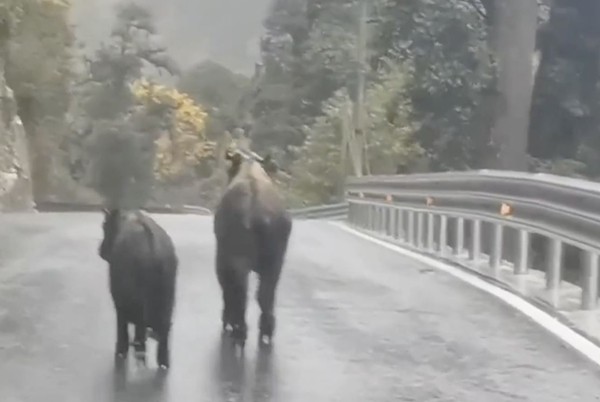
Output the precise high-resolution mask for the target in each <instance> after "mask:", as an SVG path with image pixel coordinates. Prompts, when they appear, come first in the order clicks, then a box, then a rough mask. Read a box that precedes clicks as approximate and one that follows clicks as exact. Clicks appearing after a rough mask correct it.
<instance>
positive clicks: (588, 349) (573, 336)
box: [330, 222, 600, 366]
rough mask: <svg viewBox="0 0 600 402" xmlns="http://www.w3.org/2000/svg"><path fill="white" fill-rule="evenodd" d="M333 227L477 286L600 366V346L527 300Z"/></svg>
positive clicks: (440, 264) (431, 260)
mask: <svg viewBox="0 0 600 402" xmlns="http://www.w3.org/2000/svg"><path fill="white" fill-rule="evenodd" d="M330 224H331V225H333V226H336V227H338V228H340V229H342V230H345V231H346V232H349V233H352V234H354V235H355V236H358V237H360V238H363V239H365V240H368V241H370V242H372V243H375V244H378V245H380V246H382V247H385V248H387V249H389V250H392V251H395V252H397V253H399V254H402V255H404V256H406V257H408V258H411V259H413V260H416V261H419V262H421V263H423V264H427V265H429V266H431V267H433V268H435V269H438V270H440V271H443V272H446V273H448V274H450V275H452V276H454V277H456V278H458V279H460V280H461V281H463V282H466V283H468V284H469V285H471V286H474V287H476V288H478V289H481V290H483V291H484V292H487V293H489V294H491V295H492V296H494V297H496V298H498V299H500V300H502V301H503V302H504V303H506V304H508V305H509V306H511V307H513V308H514V309H516V310H518V311H520V312H521V313H523V314H525V315H526V316H527V317H529V318H530V319H532V320H533V321H535V322H536V323H537V324H539V325H540V326H542V327H543V328H545V329H546V330H547V331H549V332H551V333H552V334H554V335H555V336H557V337H558V338H560V339H561V340H562V341H563V342H565V343H566V344H568V345H570V346H571V347H573V348H574V349H575V350H577V351H578V352H580V353H581V354H583V355H584V356H586V357H587V358H588V359H590V360H591V361H592V362H594V363H595V364H597V365H598V366H600V347H599V346H597V345H596V344H595V343H593V342H591V341H590V340H589V339H587V338H586V337H584V336H583V335H581V334H579V333H577V332H576V331H574V330H573V329H571V328H569V327H568V326H566V325H565V324H563V323H561V322H560V321H559V320H558V319H556V318H555V317H552V316H551V315H550V314H548V313H546V312H545V311H543V310H541V309H539V308H537V307H536V306H534V305H533V304H531V303H529V302H527V301H526V300H525V299H523V298H521V297H519V296H517V295H515V294H513V293H511V292H509V291H507V290H504V289H502V288H499V287H497V286H494V285H492V284H490V283H489V282H486V281H485V280H483V279H481V278H479V277H477V276H475V275H474V274H470V273H468V272H466V271H463V270H461V269H460V268H456V267H453V266H451V265H448V264H445V263H444V262H441V261H438V260H436V259H434V258H432V257H428V256H426V255H423V254H419V253H416V252H414V251H410V250H407V249H404V248H402V247H399V246H396V245H394V244H391V243H388V242H385V241H383V240H379V239H377V238H374V237H371V236H369V235H367V234H364V233H362V232H360V231H358V230H355V229H353V228H351V227H349V226H348V225H346V224H345V223H342V222H330Z"/></svg>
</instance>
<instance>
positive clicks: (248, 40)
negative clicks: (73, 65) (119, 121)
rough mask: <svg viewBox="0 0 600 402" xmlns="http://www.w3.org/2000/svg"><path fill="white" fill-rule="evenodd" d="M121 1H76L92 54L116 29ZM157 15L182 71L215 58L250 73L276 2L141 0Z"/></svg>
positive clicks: (79, 28)
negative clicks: (264, 24)
mask: <svg viewBox="0 0 600 402" xmlns="http://www.w3.org/2000/svg"><path fill="white" fill-rule="evenodd" d="M117 3H118V0H74V2H73V5H74V11H73V14H72V17H71V18H72V22H73V24H75V27H76V34H77V37H78V41H79V42H80V43H81V44H82V45H84V46H85V48H86V49H93V48H94V47H95V46H97V45H98V43H99V42H100V41H101V40H102V38H105V37H106V35H107V34H108V32H109V30H110V28H111V22H112V16H113V15H114V12H113V10H114V7H115V5H116V4H117ZM137 3H138V4H141V5H144V6H146V7H147V8H148V9H149V10H150V11H151V12H152V13H153V15H154V17H155V21H156V24H157V28H158V31H159V32H158V33H159V35H160V36H161V37H162V39H163V42H164V44H165V45H166V46H167V47H168V48H169V52H170V54H171V55H172V56H173V57H174V58H175V59H176V60H177V62H178V63H180V65H181V66H182V67H184V68H185V67H187V66H190V65H191V64H194V63H197V62H199V61H202V60H206V59H211V60H213V61H216V62H218V63H221V64H223V65H225V66H227V67H228V68H230V69H231V70H233V71H236V72H239V73H246V74H248V73H251V72H252V69H253V64H254V62H255V61H257V60H258V58H259V39H260V35H261V34H262V32H263V29H262V22H263V19H264V17H265V16H266V11H267V9H268V6H269V4H270V3H271V0H137Z"/></svg>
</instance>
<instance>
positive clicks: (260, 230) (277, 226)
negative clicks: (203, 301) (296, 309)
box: [213, 152, 292, 348]
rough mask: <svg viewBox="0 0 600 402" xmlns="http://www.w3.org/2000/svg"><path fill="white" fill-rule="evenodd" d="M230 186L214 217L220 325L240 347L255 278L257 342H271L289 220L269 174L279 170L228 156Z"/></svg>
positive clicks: (266, 162)
mask: <svg viewBox="0 0 600 402" xmlns="http://www.w3.org/2000/svg"><path fill="white" fill-rule="evenodd" d="M226 159H227V160H229V161H230V163H231V165H230V167H229V170H228V180H229V183H228V186H227V188H226V190H225V192H224V194H223V196H222V198H221V200H220V201H219V203H218V205H217V207H216V210H215V215H214V227H213V229H214V234H215V237H216V243H217V250H216V251H217V252H216V272H217V278H218V280H219V284H220V285H221V290H222V294H223V304H224V306H223V311H222V325H223V331H224V333H230V334H231V336H232V338H233V339H234V341H236V342H237V343H238V344H239V345H240V346H241V347H242V348H243V347H244V345H245V342H246V337H247V325H246V318H245V315H246V302H247V290H248V277H249V274H250V272H251V271H254V272H255V273H256V274H257V275H258V277H259V286H258V291H257V295H256V299H257V301H258V304H259V306H260V310H261V315H260V321H259V331H260V335H259V342H261V345H263V344H264V345H266V344H269V343H270V342H271V341H272V337H273V333H274V330H275V312H274V305H275V292H276V289H277V283H278V281H279V277H280V274H281V269H282V266H283V263H284V259H285V255H286V250H287V245H288V240H289V238H290V233H291V231H292V219H291V217H290V215H289V213H288V211H287V210H286V208H285V205H284V201H283V199H282V197H281V196H280V195H279V193H278V191H277V189H276V187H275V184H274V183H273V181H272V180H271V177H270V176H269V174H272V173H275V172H276V169H277V167H276V166H275V164H274V163H273V162H272V161H271V160H270V158H269V157H267V158H264V159H259V160H257V159H258V158H255V157H244V156H243V155H242V154H241V153H239V152H235V153H230V152H228V153H227V155H226Z"/></svg>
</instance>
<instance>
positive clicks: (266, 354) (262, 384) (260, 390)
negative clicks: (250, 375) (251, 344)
mask: <svg viewBox="0 0 600 402" xmlns="http://www.w3.org/2000/svg"><path fill="white" fill-rule="evenodd" d="M274 354H275V351H274V350H273V346H272V345H269V346H262V347H261V346H259V348H258V350H257V354H256V368H255V371H254V389H253V392H252V395H253V397H254V401H261V402H267V401H277V400H278V398H277V392H276V389H277V370H276V367H275V364H274Z"/></svg>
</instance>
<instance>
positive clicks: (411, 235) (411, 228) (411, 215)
mask: <svg viewBox="0 0 600 402" xmlns="http://www.w3.org/2000/svg"><path fill="white" fill-rule="evenodd" d="M407 213H408V239H407V240H408V241H407V243H408V244H409V245H411V246H413V245H414V244H415V212H414V211H407Z"/></svg>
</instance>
